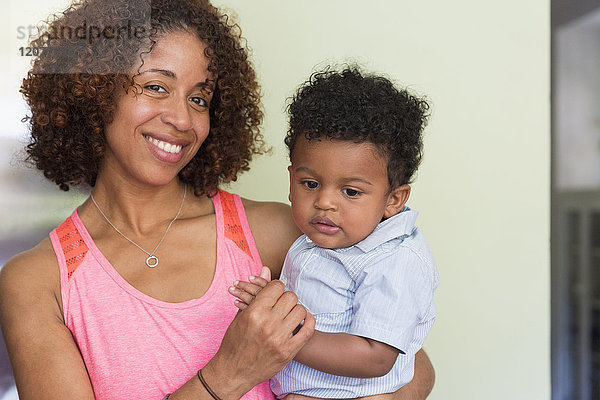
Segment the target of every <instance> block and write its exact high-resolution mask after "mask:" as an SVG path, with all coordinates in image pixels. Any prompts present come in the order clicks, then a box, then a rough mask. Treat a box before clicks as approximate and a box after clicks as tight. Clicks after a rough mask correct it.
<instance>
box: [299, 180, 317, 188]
mask: <svg viewBox="0 0 600 400" xmlns="http://www.w3.org/2000/svg"><path fill="white" fill-rule="evenodd" d="M301 183H302V184H303V185H304V186H306V187H307V188H308V189H316V188H318V187H319V182H315V181H302V182H301Z"/></svg>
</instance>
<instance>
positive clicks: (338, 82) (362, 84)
mask: <svg viewBox="0 0 600 400" xmlns="http://www.w3.org/2000/svg"><path fill="white" fill-rule="evenodd" d="M287 111H288V114H289V117H290V122H289V130H288V133H287V136H286V138H285V143H286V145H287V147H288V149H289V152H290V158H291V157H292V153H293V151H294V145H295V144H296V141H297V139H298V136H299V135H304V136H305V137H306V138H307V139H308V140H320V139H321V138H326V139H333V140H344V141H352V142H355V143H364V142H370V143H373V144H374V145H375V146H376V148H377V149H378V150H379V151H380V152H381V154H382V155H383V156H385V157H386V158H387V160H388V168H387V172H388V179H389V183H390V187H391V189H394V188H397V187H398V186H400V185H403V184H405V183H410V182H411V179H412V177H413V174H414V173H415V171H416V170H417V168H418V167H419V164H420V162H421V157H422V153H423V140H422V131H423V129H424V127H425V125H426V124H427V118H428V116H429V104H428V103H427V101H425V100H424V99H421V98H417V97H415V96H413V95H411V94H410V93H409V92H408V91H406V90H404V89H397V88H396V87H394V85H393V84H392V82H390V81H389V80H388V79H386V78H384V77H381V76H374V75H367V74H364V73H362V72H361V71H360V69H359V68H358V67H356V66H349V67H346V68H344V69H343V70H341V71H339V72H338V71H335V70H333V69H332V68H331V67H327V68H326V69H324V70H323V71H321V72H315V73H313V74H312V75H311V77H310V78H309V80H308V81H306V82H305V83H303V84H302V85H301V86H300V88H299V89H298V90H297V92H296V94H295V96H293V97H292V98H291V102H290V103H289V104H288V107H287ZM349 157H351V155H349Z"/></svg>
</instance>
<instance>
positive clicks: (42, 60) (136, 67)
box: [0, 0, 431, 400]
mask: <svg viewBox="0 0 600 400" xmlns="http://www.w3.org/2000/svg"><path fill="white" fill-rule="evenodd" d="M82 24H86V26H87V27H88V28H89V27H103V26H108V24H110V26H131V27H134V28H138V29H132V30H129V29H117V30H116V31H111V32H110V34H101V33H102V31H98V32H100V34H94V38H93V39H94V40H90V38H89V36H88V35H87V34H86V35H84V33H85V32H96V33H97V31H92V30H88V31H85V30H81V32H82V33H81V35H78V34H77V32H78V31H77V27H81V26H82ZM65 27H71V28H73V35H53V34H49V33H48V32H56V31H60V29H61V28H65ZM64 31H67V29H64ZM130 32H134V33H135V32H138V33H140V32H141V33H143V34H139V35H135V34H130ZM46 33H47V34H42V35H41V36H40V37H39V38H37V39H36V40H34V41H33V43H32V45H33V46H38V47H46V51H44V52H43V53H42V54H40V55H39V56H38V57H37V58H36V60H35V62H34V64H33V67H32V69H31V70H30V71H29V73H28V75H27V78H26V79H25V80H24V81H23V86H22V89H21V90H22V92H23V93H24V94H25V97H26V99H27V102H28V104H29V106H30V108H31V117H30V119H29V124H30V129H31V139H30V144H29V145H28V147H27V151H28V154H29V160H30V161H31V162H32V163H33V164H35V165H36V167H37V168H38V169H40V170H41V171H42V172H43V173H44V176H45V177H46V178H48V179H50V180H51V181H53V182H55V183H56V184H57V185H58V186H59V187H60V188H61V189H63V190H68V189H69V187H71V186H73V185H82V184H83V185H89V186H90V187H91V190H92V194H91V196H90V198H89V199H86V200H85V201H84V202H83V204H81V205H80V206H79V207H78V208H77V209H76V210H75V211H74V212H73V213H72V215H71V216H70V217H69V218H67V219H66V220H65V221H64V222H63V223H62V224H60V225H59V226H58V227H57V228H56V229H55V230H53V231H52V232H51V233H50V235H49V238H47V239H45V240H43V241H42V242H41V243H39V244H38V245H37V246H36V247H34V248H33V249H31V250H29V251H26V252H24V253H22V254H19V255H17V256H15V257H13V258H12V259H11V260H10V261H9V262H8V263H7V264H6V265H5V266H4V268H3V269H2V271H1V274H0V323H1V324H2V330H3V334H4V338H5V341H6V345H7V349H8V352H9V355H10V359H11V363H12V366H13V371H14V375H15V380H16V383H17V387H18V390H19V396H20V398H21V399H22V400H26V399H40V398H43V399H65V398H67V399H99V400H101V399H116V398H124V399H157V400H159V399H161V398H170V399H172V400H175V399H192V398H193V399H209V398H222V399H236V398H251V399H273V394H272V392H271V390H270V387H269V383H268V379H269V378H271V377H272V376H273V375H274V374H275V373H277V372H278V371H279V370H281V369H282V368H283V367H284V366H285V365H286V364H287V363H288V362H289V361H290V360H291V359H292V358H293V357H294V356H295V355H296V353H297V352H298V351H299V350H300V348H302V346H303V345H304V344H305V343H306V342H307V341H308V340H309V339H310V337H311V335H312V333H313V329H314V318H313V317H312V315H311V314H310V313H307V311H306V309H305V308H304V307H302V306H301V305H299V304H298V299H297V297H296V296H295V295H294V294H293V293H291V292H285V293H284V287H283V285H282V284H281V282H279V281H273V282H270V283H269V284H268V285H267V286H266V288H265V289H264V290H262V291H261V293H260V294H258V295H257V296H256V299H255V301H254V303H253V305H252V307H248V308H247V309H246V310H244V311H242V312H239V313H238V312H237V308H236V307H235V306H234V303H233V298H231V297H230V295H229V293H228V288H229V287H230V285H232V283H233V282H234V281H236V280H245V279H247V278H248V276H249V275H259V274H260V275H261V276H263V277H265V278H268V279H270V274H269V270H268V269H263V268H262V267H263V264H266V265H269V266H270V267H271V270H272V272H273V274H274V276H275V277H277V276H278V275H279V272H280V270H281V266H282V263H283V259H284V257H285V254H286V251H287V249H288V248H289V246H290V244H291V243H292V242H293V241H294V240H295V239H296V238H297V237H298V236H299V231H298V229H297V228H296V226H295V225H294V223H293V219H292V216H291V212H290V209H289V207H288V206H286V205H283V204H278V203H259V202H253V201H249V200H245V199H241V198H240V197H239V196H237V195H233V194H231V193H227V192H225V191H223V190H221V189H220V188H219V186H220V185H221V184H223V183H226V182H229V181H232V180H235V179H236V177H237V175H238V174H239V173H240V172H242V171H244V170H246V169H248V164H249V161H250V160H251V159H252V157H253V156H254V155H256V154H259V153H261V152H262V151H263V148H264V146H263V142H262V137H261V135H260V134H259V130H258V126H259V125H260V123H261V120H262V112H261V109H260V96H259V93H260V90H259V86H258V84H257V82H256V77H255V73H254V70H253V69H252V66H251V64H250V63H249V61H248V55H247V51H246V49H245V47H244V46H243V45H242V43H243V41H242V40H241V36H240V32H239V28H238V27H237V26H236V25H232V23H231V22H229V18H228V17H227V16H226V15H223V14H221V13H220V12H219V10H217V9H216V8H214V7H213V6H212V5H211V4H209V3H208V2H207V1H205V0H177V1H174V0H158V1H152V2H145V1H139V0H131V1H130V0H83V1H81V2H77V3H75V4H74V5H73V6H71V7H69V8H68V9H67V10H66V11H65V12H64V13H62V14H61V15H60V16H59V17H58V18H56V19H52V20H50V21H48V30H47V32H46ZM105 33H106V32H105ZM96 36H97V37H96ZM188 193H190V195H189V196H188V195H187V194H188ZM92 196H93V197H92ZM159 259H160V263H158V260H159ZM144 260H146V262H145V263H144ZM302 322H304V324H303V327H302V328H301V329H299V330H298V331H297V333H296V332H295V331H296V328H297V327H298V325H299V324H300V323H302ZM423 360H424V361H423ZM420 362H421V364H420V366H419V365H418V366H417V371H429V369H428V368H427V367H428V366H429V363H428V361H427V359H426V357H425V358H424V359H423V358H422V359H421V361H420ZM426 376H429V377H431V375H427V374H426ZM415 380H416V381H419V379H415ZM429 390H430V386H429V384H428V383H422V381H421V382H418V383H417V384H414V385H408V386H407V387H405V389H403V391H402V392H398V393H397V398H399V399H402V398H405V397H404V396H412V395H413V394H414V393H419V392H420V393H426V392H428V391H429ZM421 397H423V396H421ZM410 398H412V397H410Z"/></svg>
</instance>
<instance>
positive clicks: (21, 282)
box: [0, 238, 60, 300]
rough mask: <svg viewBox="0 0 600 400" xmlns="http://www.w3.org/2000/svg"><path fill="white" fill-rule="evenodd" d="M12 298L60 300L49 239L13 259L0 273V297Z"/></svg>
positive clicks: (56, 268)
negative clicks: (55, 298)
mask: <svg viewBox="0 0 600 400" xmlns="http://www.w3.org/2000/svg"><path fill="white" fill-rule="evenodd" d="M45 295H47V296H45ZM14 296H19V297H35V298H37V300H42V298H41V297H44V298H46V299H52V298H53V297H56V296H58V299H60V274H59V270H58V261H57V260H56V256H55V254H54V250H53V248H52V244H51V242H50V239H49V238H46V239H44V240H42V241H41V242H40V243H39V244H37V245H36V246H35V247H33V248H32V249H30V250H27V251H24V252H22V253H19V254H17V255H16V256H14V257H12V258H11V259H10V260H8V261H7V262H6V264H4V266H3V267H2V269H1V270H0V297H1V298H2V300H5V299H6V298H13V297H14Z"/></svg>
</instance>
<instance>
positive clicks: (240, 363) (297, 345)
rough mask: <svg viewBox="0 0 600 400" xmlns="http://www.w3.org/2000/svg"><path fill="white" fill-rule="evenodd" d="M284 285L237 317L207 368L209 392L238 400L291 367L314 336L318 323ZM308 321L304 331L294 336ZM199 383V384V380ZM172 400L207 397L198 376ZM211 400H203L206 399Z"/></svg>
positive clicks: (226, 399)
mask: <svg viewBox="0 0 600 400" xmlns="http://www.w3.org/2000/svg"><path fill="white" fill-rule="evenodd" d="M283 290H284V286H283V284H282V283H281V282H280V281H273V282H270V283H269V284H268V285H267V286H266V287H265V288H263V289H262V291H261V292H260V293H259V294H258V295H257V296H256V299H255V300H254V301H253V302H252V304H251V305H250V306H249V307H247V309H245V310H244V311H241V312H239V313H238V314H237V316H236V317H235V319H234V320H233V322H232V323H231V325H230V326H229V328H228V329H227V332H226V333H225V337H224V338H223V342H222V343H221V347H220V348H219V350H218V351H217V354H216V355H215V356H214V357H213V359H212V360H211V361H210V362H209V363H208V364H207V365H206V366H205V367H204V368H203V369H202V371H203V376H204V378H205V380H206V381H207V383H208V385H209V386H210V388H211V389H212V390H213V391H214V392H215V393H216V394H217V395H218V396H219V398H221V399H223V400H229V399H239V398H240V397H241V396H242V395H243V394H245V393H246V392H248V391H249V390H250V389H252V388H253V387H254V386H256V385H258V384H259V383H261V382H264V381H265V380H267V379H269V378H271V377H272V376H273V375H275V374H276V373H277V372H279V370H281V369H282V368H283V367H284V366H285V365H286V364H287V363H288V362H290V361H291V360H292V359H293V357H294V356H295V355H296V353H297V352H298V351H299V350H300V349H301V348H302V347H303V346H304V345H305V344H306V342H307V341H308V340H309V339H310V337H311V336H312V334H313V332H314V326H315V319H314V317H313V316H312V315H311V314H309V313H307V312H306V309H305V308H304V307H302V306H300V305H298V298H297V297H296V295H295V294H293V293H291V292H285V293H284V291H283ZM301 321H304V325H303V327H302V329H300V331H299V332H298V333H296V334H295V335H292V332H293V331H294V330H295V329H296V327H297V326H298V324H299V323H300V322H301ZM194 378H195V379H194ZM194 378H192V379H191V380H190V381H189V382H188V383H187V384H186V385H184V386H183V387H182V388H181V389H179V390H178V391H177V392H175V393H174V394H173V395H172V396H171V397H170V398H169V400H180V399H189V400H192V399H200V398H199V397H194V396H198V394H199V393H201V394H202V395H204V396H206V394H207V392H206V390H204V388H203V387H202V385H201V384H200V381H199V380H198V379H197V378H196V377H194ZM204 398H208V399H210V398H211V397H202V399H204Z"/></svg>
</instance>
